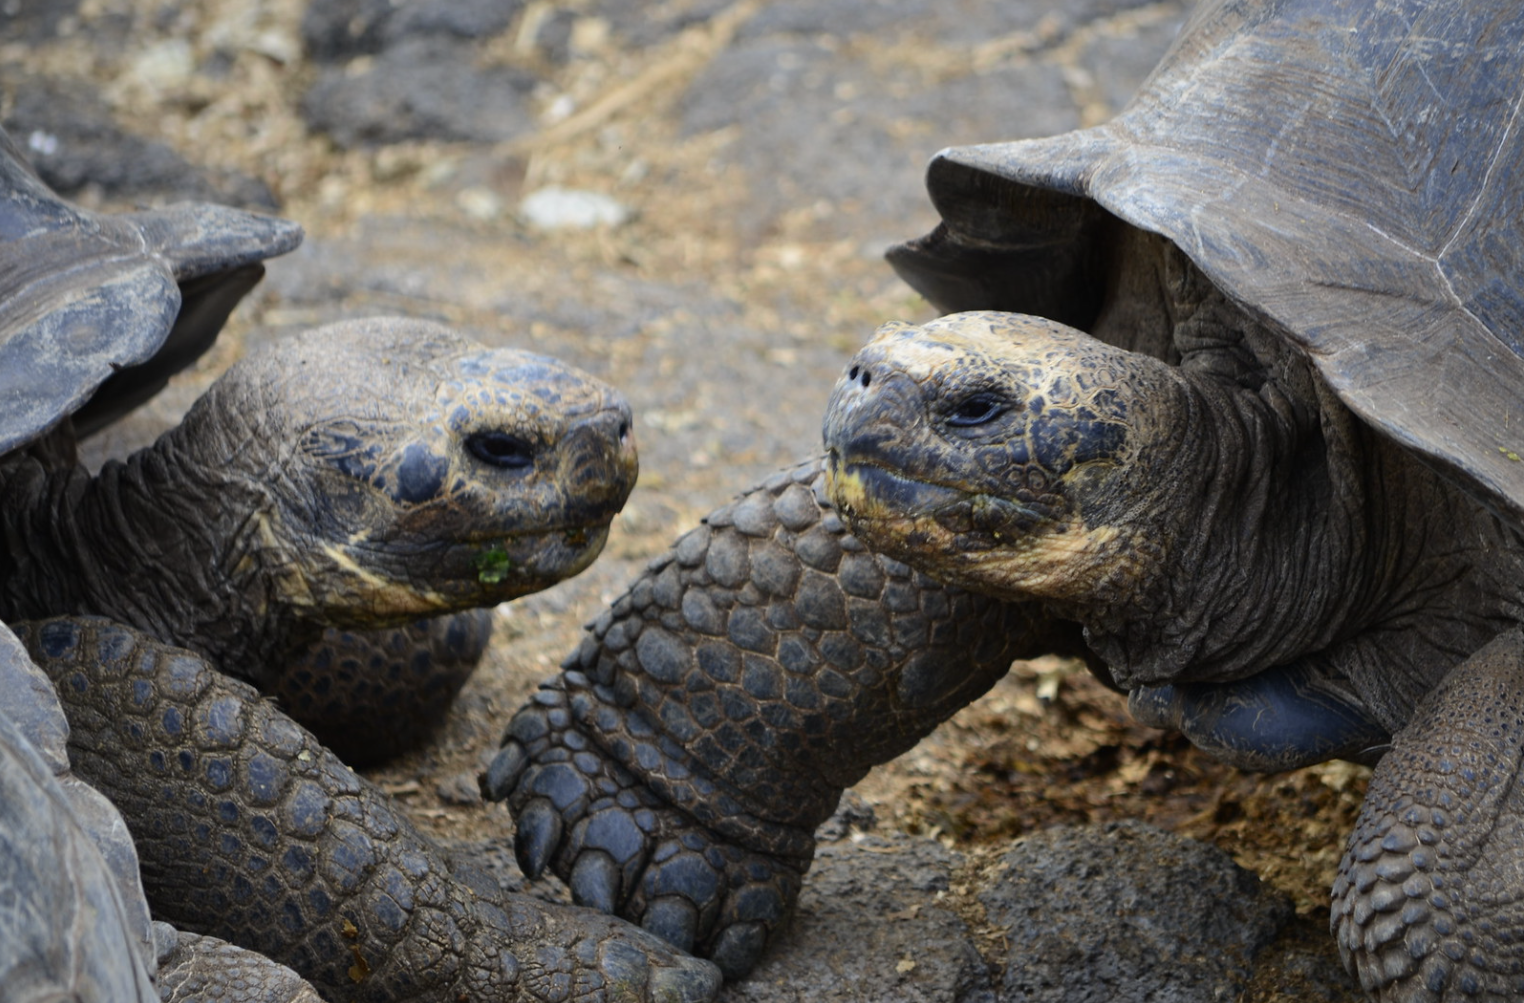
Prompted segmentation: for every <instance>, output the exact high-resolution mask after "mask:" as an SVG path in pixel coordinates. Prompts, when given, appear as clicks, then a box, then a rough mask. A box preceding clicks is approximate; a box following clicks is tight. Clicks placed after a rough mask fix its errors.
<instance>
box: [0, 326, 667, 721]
mask: <svg viewBox="0 0 1524 1003" xmlns="http://www.w3.org/2000/svg"><path fill="white" fill-rule="evenodd" d="M636 472H637V464H636V459H635V449H634V442H633V438H632V432H631V418H630V411H629V407H628V405H627V404H626V403H625V402H624V400H623V399H622V398H621V397H620V396H619V394H618V393H617V392H616V391H614V390H613V389H611V388H610V387H608V386H606V385H604V384H602V383H600V382H598V381H596V380H594V379H592V378H591V377H588V376H586V375H584V374H582V373H580V372H578V371H576V370H574V369H571V368H570V367H567V366H564V365H562V364H561V363H559V362H557V361H555V360H553V359H549V358H546V357H544V356H539V355H531V354H528V353H524V352H516V351H511V350H507V349H499V350H488V349H485V348H483V347H482V346H480V345H475V344H473V343H472V342H470V341H468V340H466V339H464V338H462V337H461V336H459V335H457V334H455V333H453V332H452V331H450V330H448V329H447V328H443V327H440V326H439V325H436V324H430V323H425V322H421V321H406V320H387V319H373V320H367V321H357V322H351V323H346V324H338V325H331V326H329V327H326V328H320V329H317V330H315V331H309V332H305V333H303V334H302V335H298V336H296V337H294V338H291V339H288V340H287V341H284V342H282V343H281V344H279V345H278V346H275V347H274V348H272V349H271V350H268V351H265V352H263V353H259V354H256V355H252V356H250V357H249V358H247V359H244V360H241V361H240V362H239V363H238V364H236V365H235V366H233V367H232V368H231V369H230V370H229V371H228V372H227V373H226V374H225V375H224V376H223V377H222V378H221V379H220V380H218V381H217V383H216V384H214V385H213V386H212V388H211V389H210V390H208V391H207V393H206V394H205V395H204V396H203V397H202V398H201V399H200V400H199V401H197V402H196V404H195V406H194V407H192V408H191V411H190V413H189V414H187V415H186V418H185V420H184V421H183V422H182V423H181V424H180V425H179V426H178V427H176V428H174V429H172V430H171V431H169V432H167V433H166V434H165V435H164V436H163V437H161V438H160V439H159V441H158V442H157V443H155V444H154V445H153V446H151V447H149V448H147V449H144V450H140V451H139V452H137V453H135V454H133V455H132V456H131V457H129V458H128V459H127V460H126V461H124V462H112V463H108V464H106V466H105V467H104V468H102V470H101V471H100V473H99V475H98V476H95V477H92V476H91V475H90V474H89V473H88V472H87V471H85V470H84V469H83V468H79V467H68V468H66V469H61V470H59V469H50V468H49V466H48V465H47V464H46V463H44V462H41V461H39V460H38V459H37V458H36V457H34V456H30V455H26V454H15V455H12V456H9V457H6V458H5V460H4V462H3V463H0V491H3V492H4V495H5V498H6V504H5V506H4V508H3V509H0V619H5V620H8V621H15V620H19V619H27V618H37V617H43V616H52V615H58V614H64V613H91V614H99V615H103V616H109V617H110V618H112V619H114V620H117V621H118V622H122V623H127V624H131V625H133V626H135V627H138V628H139V629H142V630H144V631H147V632H148V633H150V634H151V635H153V636H154V637H157V638H160V639H162V640H165V641H169V642H173V643H176V644H180V645H183V646H185V647H188V648H191V649H193V650H195V651H199V652H201V653H202V654H204V655H206V656H207V657H208V658H210V659H211V660H212V661H213V663H214V664H217V665H219V666H227V667H228V668H229V670H230V671H233V672H237V673H240V674H241V675H243V676H244V677H245V678H247V679H249V680H250V681H252V682H255V683H256V684H258V685H261V686H272V685H275V684H276V682H277V680H279V678H280V677H281V675H282V674H283V673H285V672H286V671H287V667H288V664H289V663H290V662H291V660H292V659H293V658H295V657H297V653H298V652H300V651H301V650H302V649H304V648H306V647H307V646H308V645H310V644H312V643H314V642H316V641H318V639H319V638H320V637H321V635H322V633H323V631H324V630H325V629H326V628H329V627H338V628H342V629H345V630H366V629H372V628H386V627H396V626H400V625H403V624H407V623H411V622H413V621H416V620H417V619H419V618H420V617H427V616H435V615H439V614H443V613H450V612H454V611H457V610H464V609H469V608H471V607H476V606H491V605H495V604H496V603H499V602H502V601H505V600H507V599H511V598H514V597H516V596H521V595H525V594H528V593H530V592H534V591H536V590H538V589H541V588H544V587H546V586H548V585H550V584H553V583H554V582H556V581H559V580H561V579H562V578H565V577H568V576H570V575H573V574H576V573H577V572H579V571H580V570H582V569H583V568H585V567H586V566H587V565H588V564H589V563H591V562H592V560H593V559H594V558H595V557H596V556H597V554H598V552H599V550H600V549H601V547H602V545H603V541H604V540H605V538H606V536H607V532H608V525H609V522H610V521H611V520H612V519H613V517H614V515H615V513H617V512H618V510H619V509H620V507H621V506H622V505H623V504H624V501H625V499H626V498H627V497H628V496H629V492H630V490H631V488H632V487H633V486H634V482H635V477H636ZM334 661H335V662H338V661H341V659H335V660H334ZM314 667H315V666H314V663H313V661H312V660H311V659H309V660H308V661H307V662H306V663H305V664H304V666H303V667H302V668H303V670H304V671H307V672H311V671H312V670H313V669H314ZM410 681H411V678H410V677H409V678H404V679H400V680H399V682H400V683H402V684H403V685H404V687H405V686H406V684H408V683H409V682H410ZM423 681H424V683H425V684H426V683H427V677H425V679H424V680H423ZM332 684H334V681H332V680H330V685H332ZM371 685H372V686H378V685H380V681H379V680H371ZM292 689H293V690H303V689H305V690H309V691H315V690H316V686H315V685H308V684H307V683H305V682H304V681H302V680H298V681H297V682H296V684H295V685H294V686H293V687H292ZM416 697H417V690H416V687H415V688H414V690H412V691H411V692H408V691H405V690H404V692H403V693H402V694H400V696H399V694H397V693H392V694H390V695H387V694H380V695H379V696H378V697H377V702H382V703H384V702H385V700H387V699H391V700H397V699H401V700H411V699H415V698H416ZM310 720H314V721H316V720H318V719H316V718H314V719H310Z"/></svg>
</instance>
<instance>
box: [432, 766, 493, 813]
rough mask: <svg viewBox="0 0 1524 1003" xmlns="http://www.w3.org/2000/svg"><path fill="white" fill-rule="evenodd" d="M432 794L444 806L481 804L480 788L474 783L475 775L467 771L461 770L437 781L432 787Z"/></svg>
mask: <svg viewBox="0 0 1524 1003" xmlns="http://www.w3.org/2000/svg"><path fill="white" fill-rule="evenodd" d="M434 793H435V794H436V795H438V797H439V800H441V801H443V802H444V803H445V804H454V805H475V804H481V803H482V792H481V788H480V787H479V786H478V785H477V783H476V774H474V773H472V772H470V771H469V770H461V771H460V772H459V773H452V774H450V775H449V776H448V777H445V778H444V779H443V780H441V781H439V783H438V784H436V785H435V787H434Z"/></svg>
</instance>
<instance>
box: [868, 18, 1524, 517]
mask: <svg viewBox="0 0 1524 1003" xmlns="http://www.w3.org/2000/svg"><path fill="white" fill-rule="evenodd" d="M1521 80H1524V5H1521V4H1519V3H1517V2H1516V0H1471V2H1467V3H1463V4H1435V3H1432V2H1430V0H1380V2H1372V0H1255V2H1253V3H1249V2H1245V0H1206V2H1204V3H1203V5H1202V6H1201V7H1200V8H1198V10H1197V11H1196V13H1195V14H1194V16H1193V17H1192V18H1191V20H1190V22H1189V23H1188V24H1187V25H1186V27H1185V28H1184V29H1183V31H1182V33H1181V35H1180V38H1179V39H1178V40H1177V41H1176V43H1175V45H1174V47H1173V48H1172V49H1171V50H1170V52H1169V54H1168V55H1166V57H1165V58H1164V60H1163V61H1162V62H1161V64H1160V65H1159V67H1158V68H1157V69H1156V70H1155V71H1154V73H1153V75H1152V76H1151V77H1150V78H1149V79H1148V81H1147V82H1146V83H1145V84H1144V85H1143V87H1142V89H1141V91H1140V93H1139V94H1138V95H1137V97H1136V98H1134V100H1133V101H1132V103H1131V104H1129V105H1128V107H1127V108H1126V109H1125V110H1124V111H1123V112H1122V113H1121V114H1120V115H1119V116H1118V117H1117V118H1115V119H1114V120H1113V121H1111V122H1109V123H1107V124H1106V125H1103V126H1100V127H1098V128H1094V129H1088V130H1083V131H1079V132H1073V133H1069V134H1066V135H1061V136H1057V137H1053V138H1050V139H1043V140H1034V141H1025V142H1013V143H999V144H993V145H986V146H972V147H963V148H956V149H949V150H944V151H943V152H942V153H940V154H938V155H937V157H936V158H935V159H934V160H933V162H932V164H931V166H930V168H929V173H928V186H929V189H930V191H931V195H932V199H933V201H934V202H935V204H936V206H937V208H938V210H939V211H940V212H941V214H942V217H943V223H942V225H941V226H939V227H938V228H937V230H936V231H934V232H933V233H931V234H929V235H928V236H926V237H923V238H921V239H920V240H918V241H914V242H911V243H909V244H906V245H902V246H901V247H899V248H896V249H894V250H892V251H891V252H890V260H891V262H892V263H893V264H894V266H895V267H896V269H897V270H898V271H899V272H900V274H901V275H902V276H904V277H905V278H906V279H907V280H908V281H909V282H910V283H911V285H913V286H915V287H916V288H917V289H918V290H920V291H921V292H922V293H923V294H925V295H926V296H927V298H928V299H930V300H931V301H932V302H933V303H934V304H936V305H937V306H938V307H940V308H942V309H944V310H949V311H951V310H967V309H999V310H1015V311H1019V312H1023V313H1034V314H1041V315H1043V316H1048V317H1052V318H1054V319H1058V320H1062V321H1066V322H1068V323H1074V324H1077V325H1078V326H1083V323H1084V318H1085V317H1086V316H1087V309H1088V310H1090V311H1091V313H1090V314H1089V315H1090V316H1093V307H1089V306H1087V303H1093V302H1094V301H1095V300H1097V299H1098V297H1099V296H1100V295H1101V294H1102V292H1103V291H1102V290H1098V289H1097V288H1096V283H1098V282H1101V281H1103V280H1102V279H1100V278H1099V277H1098V276H1099V275H1100V273H1101V271H1102V269H1100V268H1099V267H1098V266H1097V260H1098V255H1100V254H1103V253H1104V251H1105V248H1104V247H1101V246H1099V242H1100V241H1102V240H1103V239H1104V235H1105V234H1106V233H1107V232H1108V229H1107V226H1106V225H1104V224H1105V220H1106V217H1107V215H1108V214H1109V215H1110V216H1114V217H1116V218H1118V219H1121V220H1123V221H1125V222H1126V223H1129V224H1131V225H1132V226H1134V227H1138V228H1140V229H1142V230H1146V231H1150V232H1153V233H1157V234H1161V235H1163V236H1164V237H1167V238H1168V239H1169V240H1171V241H1172V242H1173V243H1174V244H1175V245H1176V246H1178V247H1179V248H1180V249H1181V250H1182V251H1184V252H1185V253H1186V254H1187V255H1188V256H1189V257H1190V258H1191V259H1192V260H1193V261H1194V262H1195V263H1196V265H1197V266H1198V267H1199V268H1201V270H1202V271H1203V272H1204V273H1205V274H1206V275H1207V276H1208V277H1209V278H1211V279H1212V281H1214V282H1215V283H1216V284H1217V285H1218V286H1219V288H1221V289H1222V290H1223V291H1224V292H1226V293H1227V294H1228V295H1230V296H1232V297H1234V298H1235V299H1236V300H1238V301H1239V302H1240V303H1242V304H1244V305H1245V306H1246V307H1248V308H1249V309H1250V310H1251V311H1253V312H1254V313H1255V314H1256V315H1258V316H1260V317H1262V318H1265V319H1268V320H1269V321H1271V322H1272V323H1274V324H1276V325H1278V326H1279V328H1280V329H1281V330H1282V331H1283V332H1284V333H1285V336H1286V337H1287V338H1289V339H1291V340H1292V341H1293V342H1294V343H1296V344H1297V345H1299V346H1300V347H1301V348H1303V349H1304V350H1305V351H1306V352H1307V353H1308V355H1309V356H1310V357H1311V358H1312V359H1313V361H1314V362H1315V363H1316V365H1317V367H1318V368H1319V370H1320V371H1321V372H1322V374H1323V376H1324V378H1325V379H1326V380H1327V381H1328V383H1329V384H1330V385H1331V386H1332V387H1333V388H1334V390H1335V391H1336V392H1337V393H1338V394H1339V395H1340V397H1341V398H1342V399H1343V400H1344V402H1345V403H1346V404H1348V406H1349V407H1350V408H1351V410H1353V411H1354V412H1355V413H1357V414H1359V415H1360V416H1361V417H1363V418H1364V419H1365V420H1367V421H1368V422H1370V423H1371V424H1372V425H1374V426H1376V427H1378V428H1380V429H1381V430H1382V431H1384V432H1385V433H1386V434H1388V435H1390V436H1391V437H1392V438H1394V439H1396V440H1397V441H1399V442H1401V443H1403V444H1405V445H1407V446H1408V447H1410V448H1412V449H1414V450H1416V451H1417V452H1419V453H1420V454H1422V455H1424V456H1425V457H1427V458H1429V459H1430V460H1432V461H1435V462H1436V463H1437V464H1438V465H1440V466H1441V467H1443V468H1446V469H1448V470H1450V471H1452V472H1453V473H1454V474H1455V475H1456V476H1457V477H1458V478H1459V479H1460V480H1462V481H1464V482H1465V483H1467V484H1468V486H1469V487H1470V488H1471V489H1472V490H1473V492H1474V493H1476V494H1477V495H1478V496H1479V497H1481V498H1482V499H1484V500H1486V501H1488V502H1489V503H1491V504H1492V505H1493V506H1494V507H1495V508H1497V509H1499V510H1501V511H1503V512H1505V513H1506V514H1508V515H1509V516H1511V517H1512V518H1513V519H1514V521H1515V522H1524V118H1521V114H1520V110H1521V105H1524V87H1521V85H1520V81H1521ZM1112 232H1114V229H1113V231H1112Z"/></svg>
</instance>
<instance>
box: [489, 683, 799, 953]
mask: <svg viewBox="0 0 1524 1003" xmlns="http://www.w3.org/2000/svg"><path fill="white" fill-rule="evenodd" d="M568 675H569V676H571V677H572V678H573V680H574V681H577V680H580V676H579V674H577V673H568ZM570 703H571V701H570V699H569V697H568V694H567V691H566V689H565V687H564V686H563V680H562V679H557V680H553V681H551V682H549V683H546V684H545V685H543V686H542V687H541V689H540V691H539V692H538V693H537V694H536V695H535V699H534V700H533V701H532V702H531V703H529V704H528V705H527V706H525V707H524V708H523V709H521V710H520V711H519V712H518V713H517V714H516V715H515V716H514V718H513V721H512V723H511V724H510V725H509V728H508V733H507V736H506V737H505V739H504V744H503V748H502V750H501V751H500V752H499V753H498V754H497V757H496V758H495V759H494V760H493V762H492V764H491V766H490V767H489V768H488V770H487V772H486V773H485V774H484V775H483V777H482V790H483V793H484V795H485V796H486V797H487V798H489V799H491V800H503V801H506V802H507V803H508V805H509V807H510V809H511V810H512V811H513V814H514V817H515V818H516V819H517V822H518V825H517V830H516V833H515V837H514V850H515V853H516V855H517V857H518V860H519V866H520V867H521V868H522V869H523V870H524V872H525V873H526V874H528V875H529V876H530V877H539V876H540V875H542V874H543V873H545V872H546V871H547V870H549V871H551V872H552V873H554V874H555V875H556V876H557V877H559V878H560V879H561V880H562V881H564V882H565V883H566V885H567V887H568V888H569V889H570V890H571V893H572V898H573V900H574V901H576V902H577V903H578V904H579V905H585V906H589V907H592V908H595V909H599V910H602V911H604V912H609V913H614V914H616V915H619V916H622V917H624V918H625V919H628V920H630V921H632V922H635V923H638V924H639V925H640V926H642V927H643V928H645V929H646V930H648V931H650V932H651V933H654V934H656V935H658V936H660V937H662V938H663V939H664V940H666V941H667V942H668V943H670V944H672V945H674V946H676V947H678V948H680V949H681V950H684V951H689V952H692V953H695V954H699V955H702V956H704V957H708V958H709V959H710V960H712V961H714V963H715V964H716V965H718V966H719V968H720V970H721V971H722V972H723V973H724V974H725V975H726V977H728V978H738V977H740V976H742V975H745V974H746V973H747V972H749V971H750V970H751V969H752V967H753V966H755V965H756V963H757V961H758V960H759V959H760V957H761V954H762V951H763V949H764V948H765V947H766V945H767V943H768V941H769V940H771V938H772V936H773V934H774V933H775V932H776V931H777V930H778V929H779V927H780V926H781V925H782V924H783V923H784V921H785V920H786V919H787V917H788V915H789V914H790V912H791V911H792V908H793V905H794V902H795V900H796V899H797V898H798V895H799V887H800V881H801V878H802V875H803V871H804V869H805V868H806V867H807V866H808V858H806V859H804V860H803V861H799V860H790V859H788V858H784V857H779V856H773V855H769V854H765V853H757V852H752V851H749V850H746V849H744V848H742V847H740V846H737V845H734V844H732V843H729V842H726V841H725V840H723V839H722V838H721V837H719V836H717V835H716V834H714V833H713V832H711V831H710V830H709V829H708V828H706V827H705V826H704V825H702V824H701V823H699V822H698V821H696V820H695V819H694V818H693V817H692V816H690V815H688V814H687V813H685V812H683V811H681V810H679V809H677V808H674V807H672V806H671V805H669V804H667V803H666V802H665V801H663V800H662V799H661V798H660V797H658V796H657V795H656V794H654V793H653V792H652V791H651V790H650V789H649V788H647V787H646V786H645V785H644V784H643V783H642V782H641V781H640V780H639V778H637V777H636V776H635V775H634V774H632V773H631V772H630V771H629V770H627V769H625V768H624V767H622V766H621V765H619V763H618V762H616V761H615V760H613V759H610V758H607V757H605V756H603V755H600V754H597V753H595V752H594V751H591V750H593V749H595V748H596V746H595V745H594V744H593V743H592V742H591V741H590V740H589V738H588V736H587V735H586V734H585V733H583V732H582V731H581V730H580V729H578V728H577V727H576V726H575V724H574V720H573V712H572V709H571V707H570V706H569V704H570ZM667 765H669V766H671V767H674V768H671V769H668V770H666V771H665V773H666V774H667V775H668V776H671V775H672V774H678V775H682V773H683V772H684V769H685V768H684V767H683V766H681V765H679V764H676V763H671V764H667Z"/></svg>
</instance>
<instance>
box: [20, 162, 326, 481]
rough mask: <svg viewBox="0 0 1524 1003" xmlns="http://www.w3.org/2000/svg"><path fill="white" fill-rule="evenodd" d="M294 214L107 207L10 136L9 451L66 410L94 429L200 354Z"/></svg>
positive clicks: (296, 239) (293, 228) (84, 428)
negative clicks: (99, 208)
mask: <svg viewBox="0 0 1524 1003" xmlns="http://www.w3.org/2000/svg"><path fill="white" fill-rule="evenodd" d="M301 238H302V231H301V228H300V227H299V226H297V225H296V224H295V223H291V222H287V221H286V220H280V219H273V218H270V217H265V216H257V215H254V214H251V213H247V212H242V211H240V210H237V209H230V208H228V207H226V206H215V205H193V204H181V205H173V206H168V207H166V208H163V209H155V210H152V211H148V212H138V213H125V214H122V215H116V216H102V215H96V214H94V213H90V212H86V211H84V210H82V209H80V208H77V207H75V206H72V205H70V204H68V203H67V202H64V201H63V200H61V199H59V198H58V196H57V195H55V194H54V193H53V192H52V191H51V190H49V189H48V187H47V186H46V185H44V184H43V183H42V181H41V180H39V179H38V177H37V176H36V175H35V174H34V173H32V171H31V169H30V168H29V167H28V166H27V165H26V162H25V161H24V160H23V158H22V156H21V154H20V153H19V152H18V151H17V150H16V147H15V146H14V145H13V144H12V143H11V141H10V139H9V137H6V136H5V135H4V133H0V455H4V454H5V453H7V452H10V451H11V450H12V449H15V448H16V447H17V446H21V445H25V444H26V443H27V442H30V441H31V440H32V439H35V438H36V437H37V436H39V435H42V434H43V433H44V432H46V431H48V430H49V429H50V428H52V427H53V426H54V425H56V424H57V423H58V422H59V421H61V420H62V419H63V418H64V417H66V416H68V415H70V414H74V415H76V421H75V424H76V427H77V428H78V429H79V430H80V431H81V432H82V433H83V432H88V431H90V430H91V429H93V428H96V427H99V426H100V425H103V424H105V423H106V422H108V421H110V420H112V419H113V418H115V417H116V416H117V415H119V414H121V413H123V412H125V411H126V410H128V409H129V408H131V407H134V406H135V405H137V404H139V403H141V402H142V401H143V400H145V399H146V398H147V397H149V396H151V395H152V394H154V393H156V392H157V391H158V389H159V388H160V387H162V386H163V385H164V381H165V380H167V379H168V378H169V376H170V375H172V374H173V373H174V372H176V371H178V370H179V369H181V368H183V367H184V366H186V365H188V364H190V362H192V361H194V360H195V359H196V357H197V356H199V355H200V354H201V353H202V352H203V351H205V350H206V348H207V346H209V345H210V344H211V343H212V341H213V340H214V339H215V338H216V336H217V332H218V331H219V330H221V328H222V324H223V322H224V321H225V320H226V319H227V316H228V314H229V313H230V312H231V311H232V309H233V306H234V305H235V304H236V303H237V302H238V300H239V299H240V298H242V296H243V295H244V293H246V292H248V291H249V290H250V289H252V288H253V287H254V284H255V283H256V282H258V281H259V278H260V276H261V275H263V274H264V268H263V266H262V265H260V264H259V262H260V261H262V260H263V259H265V258H268V257H271V256H273V255H277V254H284V253H285V252H287V251H289V250H291V249H292V248H294V247H296V245H297V244H298V243H300V242H301Z"/></svg>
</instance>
